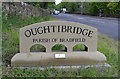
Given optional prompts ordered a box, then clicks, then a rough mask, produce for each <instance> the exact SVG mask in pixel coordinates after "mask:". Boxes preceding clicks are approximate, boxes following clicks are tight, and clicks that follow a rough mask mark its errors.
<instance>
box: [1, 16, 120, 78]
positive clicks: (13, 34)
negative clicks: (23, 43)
mask: <svg viewBox="0 0 120 79" xmlns="http://www.w3.org/2000/svg"><path fill="white" fill-rule="evenodd" d="M54 20H58V19H56V18H53V17H33V18H20V17H15V16H11V17H9V16H7V15H3V18H2V21H3V24H2V27H3V28H2V35H3V36H2V39H3V40H2V56H3V57H2V58H3V73H2V74H3V77H117V76H118V65H117V63H118V41H116V40H114V39H111V38H109V37H107V36H104V35H101V34H98V51H100V52H102V53H103V54H105V56H106V57H107V62H108V63H109V64H110V65H111V68H109V69H108V71H106V72H102V73H100V72H98V71H96V70H95V69H94V68H88V69H82V70H80V71H74V72H73V71H64V70H57V69H45V70H40V69H39V68H38V69H30V68H29V69H28V68H26V69H20V68H14V69H13V68H11V67H8V65H10V60H11V58H12V57H13V56H14V55H15V54H16V53H18V52H19V28H21V27H24V26H26V25H30V24H34V23H37V22H42V21H54ZM58 47H61V49H63V46H60V45H58ZM58 47H57V46H55V47H54V48H53V49H54V50H58ZM80 47H81V49H84V47H83V46H80V45H78V46H76V47H75V48H74V49H75V50H76V49H79V48H80ZM32 49H35V48H32Z"/></svg>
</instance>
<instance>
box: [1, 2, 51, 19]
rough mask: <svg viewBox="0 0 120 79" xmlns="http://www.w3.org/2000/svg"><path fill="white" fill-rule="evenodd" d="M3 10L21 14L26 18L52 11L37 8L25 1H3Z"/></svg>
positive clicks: (44, 14) (47, 14)
mask: <svg viewBox="0 0 120 79" xmlns="http://www.w3.org/2000/svg"><path fill="white" fill-rule="evenodd" d="M2 11H3V12H4V13H6V14H11V15H14V16H18V15H21V16H22V17H24V18H26V17H38V16H49V15H50V11H49V10H47V9H42V8H37V7H34V6H32V5H30V4H26V3H23V2H4V3H2Z"/></svg>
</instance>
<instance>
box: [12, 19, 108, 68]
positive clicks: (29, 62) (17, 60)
mask: <svg viewBox="0 0 120 79" xmlns="http://www.w3.org/2000/svg"><path fill="white" fill-rule="evenodd" d="M35 44H41V45H43V46H44V47H45V48H46V52H37V53H35V52H30V48H31V47H32V46H33V45H35ZM56 44H63V45H65V46H66V48H67V52H64V51H61V52H52V51H51V49H52V47H53V46H54V45H56ZM77 44H84V45H85V46H87V48H88V50H87V51H73V47H74V46H75V45H77ZM57 54H58V55H64V57H60V56H58V57H56V55H57ZM105 63H106V57H105V56H104V54H102V53H100V52H98V51H97V29H95V28H93V27H90V26H87V25H83V24H80V23H74V22H68V21H47V22H41V23H36V24H32V25H29V26H26V27H23V28H21V29H20V53H17V54H16V55H15V56H14V57H13V58H12V60H11V65H12V66H24V67H28V66H63V65H68V66H72V65H88V64H89V65H96V64H105Z"/></svg>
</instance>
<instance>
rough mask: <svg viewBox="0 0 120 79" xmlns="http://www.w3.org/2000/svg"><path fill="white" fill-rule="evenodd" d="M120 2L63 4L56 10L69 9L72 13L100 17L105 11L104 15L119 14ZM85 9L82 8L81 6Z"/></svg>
mask: <svg viewBox="0 0 120 79" xmlns="http://www.w3.org/2000/svg"><path fill="white" fill-rule="evenodd" d="M118 4H119V2H86V3H85V2H83V3H81V2H61V3H60V4H58V5H57V6H56V9H58V10H61V8H67V11H68V12H70V13H81V9H82V11H83V13H90V14H96V15H98V13H99V10H102V11H103V14H107V15H109V14H118V13H119V11H120V5H118ZM81 5H82V6H83V8H80V6H81Z"/></svg>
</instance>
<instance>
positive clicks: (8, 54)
mask: <svg viewBox="0 0 120 79" xmlns="http://www.w3.org/2000/svg"><path fill="white" fill-rule="evenodd" d="M49 19H52V18H51V17H32V18H20V16H9V15H5V14H3V16H2V52H3V53H2V56H3V57H2V58H3V65H10V60H11V58H12V56H13V55H14V54H15V53H18V52H19V28H21V27H24V26H27V25H30V24H34V23H37V22H42V21H48V20H49Z"/></svg>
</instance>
